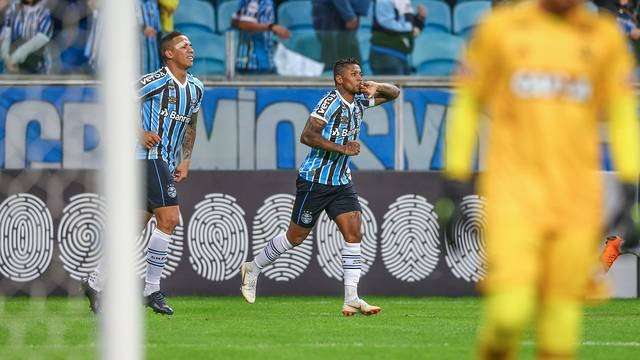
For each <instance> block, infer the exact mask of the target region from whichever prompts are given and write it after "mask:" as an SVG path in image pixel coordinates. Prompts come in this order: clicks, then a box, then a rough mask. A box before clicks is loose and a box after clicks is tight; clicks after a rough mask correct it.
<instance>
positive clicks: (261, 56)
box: [231, 0, 291, 74]
mask: <svg viewBox="0 0 640 360" xmlns="http://www.w3.org/2000/svg"><path fill="white" fill-rule="evenodd" d="M231 24H232V25H233V26H234V27H236V28H238V29H239V30H240V39H239V41H238V52H237V60H236V71H238V72H239V73H244V74H247V73H252V74H269V73H275V69H276V68H275V65H274V63H273V47H274V41H273V38H272V36H271V33H274V34H275V35H276V36H277V37H279V38H280V39H288V38H289V36H291V33H289V30H288V29H287V28H286V27H284V26H281V25H277V24H275V14H274V8H273V0H240V8H239V9H238V11H237V12H236V13H235V15H234V16H233V20H232V23H231Z"/></svg>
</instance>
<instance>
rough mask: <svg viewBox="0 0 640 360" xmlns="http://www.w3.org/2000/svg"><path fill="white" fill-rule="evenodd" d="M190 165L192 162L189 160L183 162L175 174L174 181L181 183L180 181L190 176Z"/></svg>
mask: <svg viewBox="0 0 640 360" xmlns="http://www.w3.org/2000/svg"><path fill="white" fill-rule="evenodd" d="M190 164H191V162H190V161H189V160H183V161H182V162H181V163H180V165H178V167H176V170H175V171H174V172H173V181H175V182H177V183H179V182H180V181H182V180H185V179H186V178H187V176H188V175H189V165H190Z"/></svg>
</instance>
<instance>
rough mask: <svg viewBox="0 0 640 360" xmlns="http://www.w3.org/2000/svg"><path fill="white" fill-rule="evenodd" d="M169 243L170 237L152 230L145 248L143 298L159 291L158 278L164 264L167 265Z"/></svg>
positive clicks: (157, 230)
mask: <svg viewBox="0 0 640 360" xmlns="http://www.w3.org/2000/svg"><path fill="white" fill-rule="evenodd" d="M169 241H171V235H167V234H165V233H163V232H162V231H160V230H159V229H157V228H156V229H155V230H153V233H152V234H151V238H150V239H149V247H147V276H146V277H145V279H144V281H145V285H144V293H143V295H144V296H149V295H151V294H152V293H154V292H156V291H160V277H161V276H162V269H164V264H166V263H167V250H168V249H169Z"/></svg>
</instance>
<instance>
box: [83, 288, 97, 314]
mask: <svg viewBox="0 0 640 360" xmlns="http://www.w3.org/2000/svg"><path fill="white" fill-rule="evenodd" d="M82 290H83V291H84V296H86V297H87V299H89V309H90V310H91V312H92V313H94V314H98V313H99V312H100V292H98V291H96V290H95V289H93V288H92V287H91V286H89V282H88V281H87V280H83V281H82Z"/></svg>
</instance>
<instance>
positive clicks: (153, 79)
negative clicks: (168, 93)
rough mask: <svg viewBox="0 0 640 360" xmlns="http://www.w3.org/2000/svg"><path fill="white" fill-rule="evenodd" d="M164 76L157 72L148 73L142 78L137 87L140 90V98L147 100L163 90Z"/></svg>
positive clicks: (140, 99)
mask: <svg viewBox="0 0 640 360" xmlns="http://www.w3.org/2000/svg"><path fill="white" fill-rule="evenodd" d="M163 78H164V76H162V74H161V73H159V72H155V73H151V74H147V75H145V76H143V77H142V78H140V80H138V82H137V83H136V89H137V91H138V100H139V101H146V100H147V99H148V98H150V97H152V96H153V95H155V94H156V93H158V92H160V91H162V88H163V86H164V83H165V82H164V81H163Z"/></svg>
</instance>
